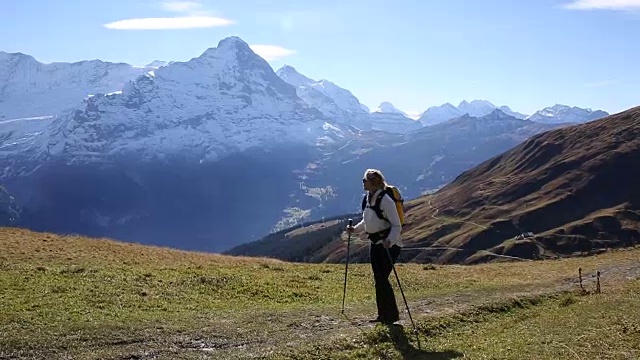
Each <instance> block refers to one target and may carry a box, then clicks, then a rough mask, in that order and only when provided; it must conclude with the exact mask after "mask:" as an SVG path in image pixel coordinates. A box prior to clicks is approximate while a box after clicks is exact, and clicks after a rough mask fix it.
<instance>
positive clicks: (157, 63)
mask: <svg viewBox="0 0 640 360" xmlns="http://www.w3.org/2000/svg"><path fill="white" fill-rule="evenodd" d="M172 63H174V61H163V60H153V61H152V62H150V63H148V64H147V65H145V67H148V68H154V69H157V68H161V67H163V66H167V65H169V64H172Z"/></svg>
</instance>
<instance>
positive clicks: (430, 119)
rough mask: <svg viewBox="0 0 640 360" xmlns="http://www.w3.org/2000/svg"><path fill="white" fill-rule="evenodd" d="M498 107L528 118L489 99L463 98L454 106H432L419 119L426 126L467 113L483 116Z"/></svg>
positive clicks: (518, 117)
mask: <svg viewBox="0 0 640 360" xmlns="http://www.w3.org/2000/svg"><path fill="white" fill-rule="evenodd" d="M496 109H499V110H500V111H501V112H503V113H504V114H507V115H509V116H512V117H514V118H516V119H524V118H526V115H524V114H520V113H517V112H515V111H512V110H511V109H510V108H509V107H508V106H500V107H499V108H498V107H496V106H495V105H494V104H492V103H491V102H490V101H487V100H472V101H471V102H469V101H467V100H463V101H461V102H460V104H458V106H454V105H452V104H450V103H446V104H443V105H440V106H432V107H430V108H429V109H427V111H425V112H424V113H423V114H422V116H421V117H420V119H419V120H420V122H422V124H423V125H424V126H431V125H435V124H439V123H441V122H445V121H448V120H451V119H455V118H457V117H460V116H463V115H465V114H468V115H469V116H470V117H474V118H479V117H483V116H485V115H489V114H491V113H492V112H493V111H494V110H496Z"/></svg>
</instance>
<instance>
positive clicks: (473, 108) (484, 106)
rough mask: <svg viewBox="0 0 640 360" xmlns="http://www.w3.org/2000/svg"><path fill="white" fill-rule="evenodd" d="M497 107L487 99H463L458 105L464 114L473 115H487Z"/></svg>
mask: <svg viewBox="0 0 640 360" xmlns="http://www.w3.org/2000/svg"><path fill="white" fill-rule="evenodd" d="M495 108H496V106H495V105H493V104H492V103H490V102H489V101H487V100H473V101H471V102H468V101H466V100H463V101H462V102H460V104H459V105H458V110H460V112H461V113H462V114H469V115H471V116H473V117H481V116H484V115H487V114H489V113H490V112H491V111H493V109H495Z"/></svg>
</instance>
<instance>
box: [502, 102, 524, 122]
mask: <svg viewBox="0 0 640 360" xmlns="http://www.w3.org/2000/svg"><path fill="white" fill-rule="evenodd" d="M498 109H499V110H500V111H502V112H503V113H505V114H507V115H511V116H513V117H514V118H516V119H526V118H527V115H525V114H522V113H519V112H516V111H513V110H511V108H510V107H508V106H507V105H502V106H500V107H498Z"/></svg>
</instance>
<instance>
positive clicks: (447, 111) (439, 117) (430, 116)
mask: <svg viewBox="0 0 640 360" xmlns="http://www.w3.org/2000/svg"><path fill="white" fill-rule="evenodd" d="M459 116H462V112H461V111H460V110H459V109H458V108H457V107H455V106H453V105H452V104H450V103H446V104H443V105H440V106H432V107H430V108H428V109H427V110H426V111H425V112H424V113H422V116H420V118H419V119H418V121H419V122H421V123H422V125H424V126H431V125H435V124H439V123H441V122H445V121H447V120H451V119H455V118H457V117H459Z"/></svg>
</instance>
